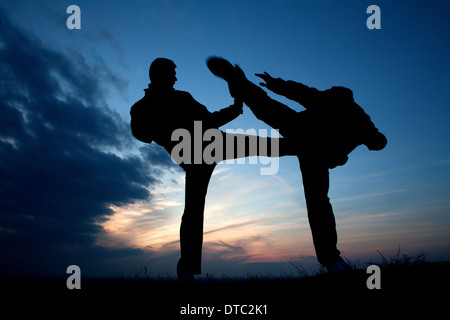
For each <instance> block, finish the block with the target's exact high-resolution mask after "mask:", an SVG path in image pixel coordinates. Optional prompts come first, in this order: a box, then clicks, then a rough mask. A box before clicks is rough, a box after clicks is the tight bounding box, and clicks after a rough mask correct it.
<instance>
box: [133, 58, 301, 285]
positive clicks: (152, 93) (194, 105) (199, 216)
mask: <svg viewBox="0 0 450 320" xmlns="http://www.w3.org/2000/svg"><path fill="white" fill-rule="evenodd" d="M175 68H176V65H175V63H174V62H173V61H171V60H168V59H165V58H158V59H156V60H154V61H153V62H152V64H151V66H150V70H149V76H150V82H151V83H150V84H149V86H148V89H145V96H144V98H142V99H141V100H139V101H138V102H136V103H135V104H134V105H133V106H132V108H131V111H130V114H131V128H132V131H133V135H134V136H135V137H136V138H137V139H139V140H140V141H143V142H146V143H151V142H152V141H154V142H156V143H157V144H159V145H160V146H163V147H164V148H165V149H166V150H167V152H168V153H169V154H171V155H172V156H174V154H173V152H172V151H173V149H174V147H176V146H177V145H178V144H179V141H178V139H174V137H173V134H174V132H176V131H177V130H180V129H181V130H187V132H189V134H190V136H191V137H192V139H191V144H190V146H191V147H190V150H189V149H188V150H183V152H182V153H184V152H187V153H188V154H189V155H190V156H188V157H187V158H188V160H187V161H186V154H183V155H180V156H181V158H179V159H175V161H177V163H178V164H179V165H180V166H181V167H182V168H183V169H184V171H185V172H186V185H185V207H184V213H183V217H182V221H181V228H180V249H181V258H180V260H179V261H178V265H177V273H178V276H179V278H181V279H184V280H188V281H190V280H192V279H193V275H194V274H200V273H201V253H202V243H203V220H204V208H205V198H206V193H207V189H208V183H209V181H210V178H211V175H212V173H213V170H214V168H215V166H216V164H217V163H218V162H220V161H221V160H224V159H235V158H240V157H246V156H258V155H261V156H275V157H276V156H278V155H280V156H281V155H286V154H287V151H286V150H287V149H286V148H285V146H284V143H283V139H276V138H273V139H272V138H261V137H258V140H259V142H258V147H257V148H250V146H249V145H245V148H243V149H239V146H238V145H235V146H234V148H236V149H235V150H232V152H230V150H226V148H225V145H226V144H225V143H224V144H223V148H224V150H223V152H222V154H221V155H220V157H219V158H217V157H216V158H215V159H216V161H215V162H213V163H211V162H210V161H205V159H203V157H202V154H199V151H200V153H202V152H203V149H201V150H198V149H196V148H195V142H194V141H193V140H194V136H195V132H194V131H195V130H199V127H198V122H197V123H195V122H196V121H201V130H202V132H201V136H203V133H204V132H206V131H207V130H208V129H209V130H210V129H213V130H217V132H215V133H217V134H220V135H222V136H223V139H222V141H225V140H226V139H227V138H230V137H231V138H233V139H234V138H238V137H239V136H240V137H243V136H245V138H246V139H247V140H246V141H249V139H250V137H249V136H247V135H239V134H228V133H224V132H222V131H220V130H218V129H217V128H219V127H220V126H222V125H224V124H226V123H228V122H230V121H231V120H233V119H235V118H236V117H237V116H239V115H240V114H241V113H242V101H237V100H235V103H234V104H233V105H231V106H229V107H227V108H224V109H222V110H220V111H217V112H213V113H211V112H209V111H208V109H207V108H206V107H205V106H203V105H202V104H200V103H199V102H197V101H196V100H194V98H193V97H192V96H191V95H190V94H189V93H188V92H185V91H179V90H175V89H174V88H173V86H174V84H175V82H176V81H177V78H176V72H175ZM196 125H197V127H196ZM197 133H198V132H197ZM253 138H255V137H254V136H253ZM239 141H243V140H239ZM261 145H265V146H266V147H267V148H259V146H261ZM277 145H279V147H280V150H279V153H278V150H271V149H272V148H271V146H277ZM238 149H239V150H238ZM285 149H286V150H285ZM291 154H293V153H291ZM197 156H200V157H201V159H200V162H199V161H198V157H197ZM216 156H217V154H216ZM196 157H197V158H196ZM194 158H196V159H194ZM180 159H181V160H180Z"/></svg>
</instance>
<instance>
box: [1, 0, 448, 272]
mask: <svg viewBox="0 0 450 320" xmlns="http://www.w3.org/2000/svg"><path fill="white" fill-rule="evenodd" d="M71 4H77V5H78V6H79V7H80V8H81V26H82V29H81V30H68V29H67V28H66V19H67V17H68V14H66V8H67V7H68V6H69V5H71ZM371 4H377V5H378V6H379V7H380V8H381V30H369V29H367V27H366V19H367V18H368V16H369V15H368V14H366V9H367V7H368V6H369V5H371ZM0 8H1V9H2V10H3V13H4V14H5V16H6V17H8V19H9V20H10V21H11V24H12V25H15V26H18V27H19V28H20V29H19V30H21V31H20V32H21V33H23V34H24V35H26V37H28V38H30V39H38V41H37V42H32V44H33V45H34V46H36V47H38V48H40V50H41V51H42V52H43V55H45V56H48V55H50V54H51V52H57V53H58V54H60V55H61V56H64V57H66V58H67V64H68V65H70V63H71V64H72V68H73V69H74V70H77V73H76V74H75V75H76V76H78V80H79V83H78V82H77V81H75V82H77V83H75V84H74V82H73V81H74V79H75V78H74V77H69V76H67V75H64V71H63V70H64V69H62V64H60V65H58V67H54V66H53V65H54V64H55V63H54V62H52V60H50V59H49V60H45V62H44V65H45V66H47V67H48V69H49V70H53V69H54V70H56V71H52V72H53V76H54V77H55V79H56V80H57V81H58V82H59V85H60V86H61V92H60V93H59V94H61V95H63V96H64V95H67V96H70V95H73V94H74V92H76V90H75V89H74V88H78V89H80V91H79V92H77V95H78V96H77V97H78V98H79V99H80V100H83V99H84V100H83V101H88V102H92V108H94V109H95V110H99V112H104V113H105V114H107V115H108V117H113V118H114V121H115V123H118V124H117V126H118V127H120V128H121V129H120V130H123V135H127V134H129V132H127V130H126V129H123V128H125V125H126V124H127V122H128V121H129V116H128V113H129V108H130V107H131V105H132V104H133V103H134V102H135V101H137V100H139V99H140V98H141V97H142V95H143V91H142V90H143V89H144V88H145V87H146V86H147V84H148V67H149V64H150V62H151V61H152V60H153V59H155V58H157V57H167V58H170V59H172V60H173V61H175V63H176V64H177V66H178V67H177V78H178V82H177V84H176V88H177V89H179V90H184V91H188V92H190V93H191V94H192V96H193V97H194V98H195V99H196V100H197V101H199V102H201V103H202V104H204V105H206V106H207V107H208V109H209V110H210V111H215V110H219V109H220V108H222V107H225V106H228V105H230V104H231V103H232V98H231V97H230V96H229V94H228V89H227V87H226V85H225V82H223V81H222V80H220V79H218V78H216V77H214V76H213V75H212V74H211V73H210V72H209V70H208V69H207V68H206V65H205V59H206V58H207V57H208V56H210V55H219V56H223V57H225V58H227V59H229V60H230V61H231V62H233V63H238V64H239V65H240V66H241V67H242V68H243V69H244V71H245V72H246V74H247V76H248V78H249V79H250V80H252V81H254V82H258V78H256V77H255V76H254V73H256V72H263V71H267V72H269V73H271V74H272V75H273V76H276V77H281V78H284V79H291V80H296V81H299V82H302V83H305V84H307V85H310V86H313V87H316V88H318V89H320V90H324V89H328V88H330V87H331V86H334V85H341V86H346V87H348V88H351V89H352V90H353V92H354V96H355V100H356V102H357V103H358V104H360V105H361V106H362V107H363V108H364V109H365V110H366V112H367V113H368V114H369V115H370V116H371V118H372V120H373V121H374V123H375V124H376V126H377V127H378V128H379V129H380V131H381V132H383V133H384V134H385V135H386V136H387V137H388V140H389V143H388V145H387V147H386V149H384V150H383V151H381V152H369V151H368V150H367V149H366V148H365V147H359V148H358V149H357V150H355V151H354V152H353V153H352V154H351V156H350V160H349V162H348V163H347V164H346V165H345V166H344V167H339V168H337V169H334V170H332V173H331V189H330V198H331V200H332V203H333V206H334V211H335V214H336V219H337V226H338V234H339V248H340V250H341V251H342V253H343V255H344V256H345V257H347V258H349V259H351V260H352V259H353V260H356V259H357V258H360V259H362V260H364V259H366V260H367V259H376V258H377V253H376V250H380V251H382V252H386V253H388V254H389V253H393V252H395V251H396V250H397V248H398V247H399V246H401V248H402V250H403V251H404V252H405V253H410V254H415V253H418V252H420V251H425V252H427V253H428V256H429V258H430V259H440V258H442V259H445V260H448V259H449V258H450V233H449V232H450V218H449V213H450V200H449V199H450V170H449V169H450V149H449V148H448V146H449V142H450V129H449V123H450V111H449V110H450V109H449V107H450V106H449V102H448V92H449V91H450V82H449V80H448V74H449V73H450V63H449V62H448V56H450V43H449V40H448V39H449V30H450V25H449V24H450V5H449V4H448V3H447V2H445V1H434V2H433V4H432V5H431V4H426V3H424V2H422V1H396V2H395V3H393V2H392V1H376V2H373V1H346V2H336V1H314V2H312V1H127V2H123V1H81V0H80V1H75V2H74V1H14V2H13V3H11V2H6V1H4V2H1V5H0ZM5 41H6V40H5V37H3V38H2V43H7V42H5ZM4 46H5V45H2V47H0V49H1V48H4ZM45 50H48V51H49V52H47V51H45ZM59 67H61V68H60V69H58V68H59ZM83 70H85V71H86V74H87V75H86V79H84V78H80V77H82V75H83ZM66 72H67V73H70V72H72V70H68V71H66ZM55 74H56V75H55ZM50 76H52V74H50ZM71 79H72V80H71ZM22 80H23V81H25V80H27V81H29V82H31V81H36V82H39V79H38V78H37V77H36V78H33V79H22ZM83 81H86V82H83ZM89 81H91V82H92V83H93V84H95V88H96V89H95V90H94V89H92V90H93V91H94V92H93V97H83V91H82V90H81V89H83V88H84V86H83V83H91V82H89ZM2 85H4V86H5V88H6V89H2V90H4V91H7V90H16V89H15V88H13V84H12V83H10V85H8V82H6V81H5V82H3V83H2ZM90 88H92V86H91V87H90ZM46 94H47V93H46V92H42V99H43V98H44V97H46ZM94 94H95V97H94ZM270 95H271V96H272V97H274V98H276V99H278V100H279V101H282V102H283V103H286V104H287V105H289V106H290V107H292V108H293V109H295V110H298V111H301V110H303V108H302V107H301V106H299V105H297V104H296V103H294V102H292V101H287V100H286V99H283V98H281V97H278V96H276V95H274V94H270ZM80 105H83V103H80ZM74 108H75V107H74ZM43 117H44V116H43ZM99 117H100V116H99ZM80 119H83V117H81V118H80ZM73 128H74V129H75V128H76V127H75V126H74V127H73ZM226 128H242V129H244V130H245V129H248V128H254V129H256V130H259V129H270V127H268V126H267V125H265V124H264V123H262V122H260V121H258V120H257V119H256V118H255V117H254V116H253V115H252V113H251V112H250V111H249V110H248V109H245V111H244V114H243V115H242V116H240V117H239V118H237V119H236V120H234V121H233V122H231V123H230V124H228V125H227V126H225V127H223V129H226ZM118 132H119V131H118ZM120 132H122V131H120ZM2 134H3V135H2V136H1V137H2V138H3V140H2V139H0V141H2V143H3V144H5V145H7V144H8V143H9V144H10V145H11V141H12V140H11V139H13V140H14V141H19V140H18V138H17V137H14V136H12V135H8V134H7V133H2ZM95 134H97V133H95ZM7 136H8V137H9V138H8V139H9V140H8V139H7ZM11 137H12V138H11ZM95 137H96V138H98V137H99V135H97V136H95ZM85 139H86V140H85V143H86V144H89V143H90V142H89V141H91V140H90V139H91V138H90V136H89V135H86V138H85ZM105 139H106V138H105ZM121 139H124V140H126V141H125V142H124V141H122V140H121ZM119 140H120V141H119ZM8 141H9V142H8ZM41 142H42V143H43V144H45V141H41ZM142 147H143V144H141V143H139V142H136V141H133V140H132V139H131V137H128V138H123V137H122V138H121V137H117V141H116V142H111V141H109V140H108V141H106V140H101V144H100V145H97V147H95V148H96V149H95V150H97V149H98V150H99V155H101V156H104V155H105V154H106V155H108V154H109V155H111V154H113V155H115V156H116V158H114V159H115V161H117V165H119V163H120V165H121V168H125V167H124V166H125V165H126V164H127V163H131V160H133V161H138V162H139V166H140V167H139V168H146V166H148V170H147V171H146V174H147V176H148V177H147V178H148V180H146V181H148V184H147V188H148V189H146V187H145V186H146V183H145V181H144V180H142V181H140V183H141V184H142V185H141V187H142V189H145V190H148V191H149V193H150V196H149V197H146V196H144V195H142V194H137V193H133V194H130V196H129V197H126V198H120V197H118V196H117V197H116V198H114V197H113V196H112V195H115V194H116V193H120V190H113V188H112V187H111V190H110V191H111V196H108V197H104V198H102V197H99V198H98V199H95V200H96V202H95V203H96V205H99V206H103V207H102V208H103V209H104V210H103V211H102V210H100V211H96V212H97V214H94V213H93V214H92V217H93V216H95V218H96V219H94V220H95V221H92V220H89V221H90V222H89V223H91V224H95V226H96V227H95V228H94V229H92V230H90V231H89V232H90V233H89V234H90V235H91V237H90V238H89V241H87V240H86V239H84V240H85V242H83V243H85V246H84V247H83V248H85V249H86V251H83V250H78V251H77V250H75V249H74V248H76V247H77V242H76V241H75V240H74V241H72V242H70V241H69V242H67V243H66V244H65V248H66V249H61V248H58V250H60V251H54V252H55V253H54V255H52V254H50V253H49V254H48V258H47V259H46V260H45V261H46V262H45V263H44V262H42V264H43V265H42V266H41V267H39V268H36V269H39V270H41V272H42V273H50V274H52V273H53V274H55V273H58V272H59V271H60V270H61V269H62V267H63V266H64V265H65V263H66V262H67V261H69V260H70V261H72V262H70V263H68V264H79V265H80V266H81V267H82V270H85V271H86V272H87V274H92V275H98V274H104V275H111V274H114V273H121V272H122V273H127V272H131V271H132V270H133V268H136V266H139V265H140V264H142V263H146V262H147V261H150V260H154V262H152V263H153V270H154V271H153V272H154V274H155V275H159V274H164V273H168V274H173V273H174V272H175V264H176V259H177V255H178V242H177V240H178V227H179V221H180V217H181V213H182V209H183V201H184V199H183V196H184V193H183V190H184V189H183V188H184V185H183V173H182V172H180V171H178V170H177V169H176V168H174V167H173V166H170V165H169V164H167V163H165V162H164V161H165V160H164V159H166V158H164V157H163V155H162V153H161V150H160V149H158V148H157V147H156V146H146V147H145V148H147V149H145V150H147V151H143V149H142ZM13 151H14V152H17V154H18V155H17V156H18V157H20V154H19V151H21V149H20V146H19V147H17V148H16V149H14V150H13ZM108 152H109V153H108ZM102 159H103V158H102ZM119 159H120V161H119ZM161 159H163V160H161ZM74 161H75V160H74ZM127 161H128V162H127ZM152 161H153V162H152ZM105 167H108V166H107V165H105V166H104V167H103V168H105ZM260 167H261V165H260V164H258V165H250V164H246V165H219V166H218V167H217V169H216V174H215V175H214V177H213V179H212V181H211V185H210V191H209V193H208V200H207V208H206V220H205V247H204V270H205V272H208V273H213V274H217V275H222V274H228V275H242V274H243V275H245V274H246V272H248V271H255V272H263V273H273V274H277V273H279V272H290V271H292V272H294V270H290V269H289V265H288V264H287V263H286V262H289V261H300V262H302V263H305V264H308V265H309V264H311V265H313V264H314V263H315V260H314V259H315V258H314V250H313V246H312V240H311V236H310V231H309V226H308V222H307V218H306V209H305V202H304V197H303V188H302V185H301V175H300V172H299V167H298V162H297V160H296V159H295V158H283V159H281V160H280V170H279V172H278V173H277V175H275V176H261V175H260V174H259V172H260ZM35 168H36V169H35V170H37V171H40V170H43V169H42V168H45V164H44V163H42V164H41V163H39V162H36V163H35ZM111 168H112V167H111ZM115 170H117V169H115ZM130 170H131V169H130ZM2 172H3V171H2ZM4 172H6V173H8V170H6V169H5V171H4ZM93 172H95V171H93ZM101 172H102V174H104V175H107V174H108V172H109V171H108V170H106V169H105V170H102V171H101ZM126 172H131V171H126ZM6 173H5V174H6ZM110 174H111V175H113V176H114V175H115V174H117V172H114V171H111V172H110ZM38 176H39V175H37V177H38ZM137 176H138V173H137V172H135V173H134V174H132V175H129V176H126V177H127V178H128V179H129V180H130V179H132V178H133V177H135V178H136V177H137ZM11 177H12V178H11V179H13V178H14V177H15V176H14V175H12V174H11ZM15 179H18V178H17V177H15ZM30 179H31V178H30ZM36 179H38V178H36ZM117 179H118V178H117ZM136 179H137V178H136ZM11 181H17V180H11ZM128 182H130V181H128ZM35 183H36V185H45V184H46V181H42V180H37V181H36V182H35ZM92 183H95V181H94V182H92ZM18 185H19V182H18ZM119 185H120V184H118V185H117V188H119ZM71 186H72V185H68V186H67V187H68V188H70V187H71ZM98 187H99V188H102V186H101V185H100V186H98ZM123 188H131V182H130V183H129V184H124V185H123ZM30 192H31V191H30ZM136 192H137V191H136ZM3 196H6V194H2V197H3ZM42 196H44V195H42ZM61 197H63V198H62V199H60V200H61V202H64V195H61ZM30 201H32V199H30ZM75 203H76V201H75V202H74V204H73V205H75ZM17 207H18V205H16V206H15V205H14V203H12V204H11V208H16V209H17ZM50 207H51V206H50V204H49V208H50ZM55 207H56V208H58V210H60V209H61V207H64V205H61V207H57V206H56V205H55ZM32 208H33V206H31V205H30V206H29V208H27V209H26V210H31V211H32V210H33V209H32ZM8 210H10V211H8V212H11V213H5V214H4V217H3V218H2V220H0V227H1V229H0V234H1V233H3V234H4V235H5V234H7V236H8V237H12V234H13V233H14V234H16V236H15V238H14V237H13V238H14V239H15V240H14V241H16V242H17V243H19V242H21V240H20V239H21V238H20V236H19V235H20V234H22V233H21V229H20V228H21V227H20V226H21V225H20V224H14V225H13V224H11V225H8V221H10V216H8V214H11V215H12V214H13V213H12V212H16V213H15V214H16V215H17V214H18V213H17V212H19V211H18V210H15V209H14V210H13V209H8ZM23 210H24V209H22V211H20V214H25V215H29V216H32V217H33V218H34V219H37V218H38V217H39V214H38V213H34V212H23ZM49 210H51V209H49ZM5 212H7V211H5ZM92 212H94V211H92ZM61 219H62V218H61ZM67 219H69V218H67ZM69 220H70V219H69ZM2 221H3V222H2ZM5 221H6V222H5ZM61 221H63V220H61ZM64 221H65V220H64ZM85 222H86V221H85ZM2 223H3V226H2ZM74 234H75V233H74ZM55 237H56V236H55ZM75 238H76V236H75V235H74V239H75ZM8 239H9V238H8ZM39 239H40V238H39ZM11 241H12V240H11ZM55 241H57V239H55ZM13 243H15V242H13ZM42 248H45V246H44V245H43V247H42ZM93 248H96V249H98V250H100V248H101V249H102V250H103V251H102V252H104V255H99V256H98V258H96V259H95V263H94V262H92V259H91V256H96V255H94V254H93V253H92V252H94V251H95V250H94V251H93V250H92V249H93ZM28 249H30V248H27V245H22V246H20V250H22V251H20V250H17V251H14V250H13V249H10V250H9V251H8V253H7V256H8V257H9V258H10V259H14V257H15V254H14V252H28ZM30 250H31V249H30ZM55 250H56V249H55ZM47 251H49V252H51V250H50V249H49V250H47ZM56 252H58V253H61V252H64V254H63V255H59V258H58V257H57V254H56ZM71 252H76V253H73V255H72V256H71ZM88 258H89V259H88ZM17 259H18V258H17ZM77 259H78V261H79V262H77V261H75V260H77ZM25 260H26V259H25ZM18 261H20V263H25V262H24V261H22V260H21V259H18ZM27 261H29V262H28V263H29V264H31V266H30V267H28V268H26V269H27V270H30V269H33V268H35V265H34V263H35V261H34V260H33V259H31V258H30V259H29V260H27ZM89 261H91V262H89ZM112 261H113V262H114V263H113V265H114V266H111V265H112V263H111V262H112ZM36 263H37V262H36ZM68 264H67V265H68ZM1 270H4V272H8V271H10V267H8V266H3V268H2V269H1ZM280 270H282V271H280ZM64 271H65V269H64V270H62V271H61V272H62V273H63V272H64Z"/></svg>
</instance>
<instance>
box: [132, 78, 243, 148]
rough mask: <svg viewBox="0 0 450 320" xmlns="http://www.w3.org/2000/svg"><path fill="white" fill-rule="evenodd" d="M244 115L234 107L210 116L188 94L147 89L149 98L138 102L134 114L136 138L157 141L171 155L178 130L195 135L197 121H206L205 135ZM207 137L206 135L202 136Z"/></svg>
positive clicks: (203, 127) (133, 129) (203, 126)
mask: <svg viewBox="0 0 450 320" xmlns="http://www.w3.org/2000/svg"><path fill="white" fill-rule="evenodd" d="M241 112H242V109H241V108H236V107H235V106H234V105H232V106H229V107H227V108H223V109H222V110H220V111H216V112H209V111H208V109H207V108H206V107H205V106H204V105H202V104H201V103H199V102H197V101H196V100H195V99H194V98H193V97H192V96H191V95H190V94H189V93H188V92H185V91H179V90H170V91H167V92H160V91H156V90H153V89H152V87H151V85H149V88H148V89H145V96H144V97H143V98H142V99H141V100H139V101H138V102H136V103H135V104H134V105H133V106H132V107H131V111H130V115H131V128H132V131H133V135H134V136H135V137H136V138H137V139H139V140H140V141H143V142H147V143H151V142H152V141H155V142H156V143H157V144H159V145H161V146H163V147H164V148H165V149H166V150H167V151H168V152H169V153H171V151H172V148H173V147H174V146H175V145H176V144H177V143H178V141H171V136H172V132H173V131H174V130H175V129H180V128H183V129H186V130H188V131H189V132H190V134H191V137H193V135H194V132H193V130H194V121H202V129H203V132H204V131H206V130H208V129H210V128H219V127H220V126H222V125H224V124H226V123H228V122H230V121H232V120H233V119H235V118H236V117H237V116H238V115H239V114H240V113H241ZM202 134H203V133H202Z"/></svg>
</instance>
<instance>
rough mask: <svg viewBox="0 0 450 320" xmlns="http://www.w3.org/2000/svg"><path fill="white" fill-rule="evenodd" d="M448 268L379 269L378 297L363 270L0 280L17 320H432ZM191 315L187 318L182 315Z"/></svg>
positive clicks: (444, 299)
mask: <svg viewBox="0 0 450 320" xmlns="http://www.w3.org/2000/svg"><path fill="white" fill-rule="evenodd" d="M449 267H450V262H439V263H419V264H415V265H409V266H405V265H399V266H395V265H390V266H386V267H382V269H381V273H380V274H381V277H380V280H381V282H380V283H381V289H372V290H370V289H368V288H367V284H366V282H367V279H368V277H369V276H370V274H368V273H367V272H366V270H355V271H352V272H347V273H342V274H336V275H330V274H318V275H314V276H306V277H301V278H295V277H292V278H277V279H275V278H268V277H267V278H265V277H259V276H254V277H248V278H246V279H239V280H238V279H211V278H202V279H200V280H199V281H196V282H195V283H191V284H183V283H179V282H177V281H175V280H168V279H165V280H161V279H157V280H155V279H149V278H147V279H131V278H114V279H82V281H81V289H80V290H76V289H73V290H69V289H67V287H66V279H65V278H64V279H63V278H58V279H49V278H15V277H14V278H11V277H2V278H1V282H2V291H3V293H4V294H3V295H2V296H3V298H2V311H3V312H5V311H6V310H8V311H11V312H12V314H13V315H14V318H25V316H30V315H31V316H38V315H44V316H47V317H50V318H54V317H57V318H63V317H65V316H69V315H70V316H76V315H77V314H78V315H85V316H86V315H89V318H90V319H92V318H94V317H96V316H99V317H101V318H102V319H103V318H107V317H108V316H113V318H119V317H122V316H123V317H126V318H131V317H132V316H133V315H134V316H139V317H140V318H144V319H206V318H210V319H238V318H239V319H291V318H293V317H294V316H295V318H296V319H300V318H303V317H305V318H306V317H309V316H308V314H309V315H311V314H314V315H316V316H320V315H324V316H325V315H327V314H330V312H337V314H340V315H342V316H345V317H350V318H353V317H354V316H355V315H358V317H369V318H370V317H374V318H375V317H377V318H379V317H385V316H387V315H389V316H390V317H391V316H394V315H398V316H401V317H402V318H404V317H405V316H406V315H419V314H423V315H426V316H427V318H428V317H429V316H431V315H432V314H434V313H436V314H438V313H440V312H442V311H444V312H445V309H446V303H448V291H447V290H448V287H449V285H450V282H449V274H448V272H449V271H450V268H449ZM5 297H6V298H5ZM235 305H239V306H238V307H235ZM244 305H245V306H244ZM207 308H209V309H208V310H211V309H212V308H214V312H213V313H212V314H210V313H209V311H208V310H207ZM188 310H189V313H190V314H184V313H187V312H188ZM218 310H220V311H218ZM193 312H195V313H197V314H195V315H194V314H192V313H193ZM311 312H313V313H311ZM198 313H200V314H198ZM252 313H253V314H252ZM296 315H298V316H296ZM355 317H356V316H355ZM321 318H323V317H321ZM339 318H340V317H339Z"/></svg>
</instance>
